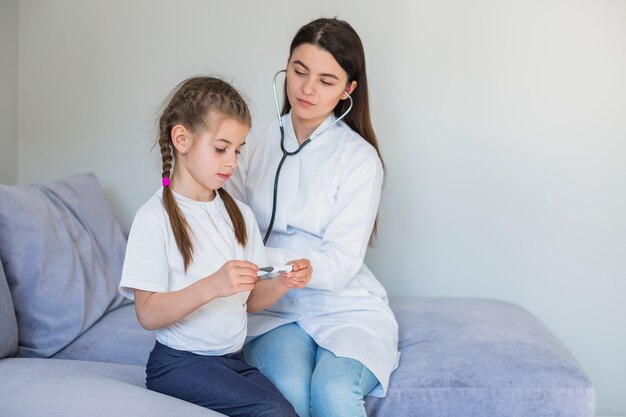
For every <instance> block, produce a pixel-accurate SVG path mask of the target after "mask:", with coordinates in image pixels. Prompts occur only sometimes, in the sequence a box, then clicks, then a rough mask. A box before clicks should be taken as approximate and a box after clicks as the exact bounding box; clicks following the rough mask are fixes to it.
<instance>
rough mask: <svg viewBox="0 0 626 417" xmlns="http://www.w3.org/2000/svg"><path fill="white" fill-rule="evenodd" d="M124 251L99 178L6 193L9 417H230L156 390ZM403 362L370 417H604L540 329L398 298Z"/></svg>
mask: <svg viewBox="0 0 626 417" xmlns="http://www.w3.org/2000/svg"><path fill="white" fill-rule="evenodd" d="M124 246H125V239H124V236H123V234H122V232H121V230H120V227H119V225H118V224H117V222H116V221H115V219H114V217H113V215H112V213H111V210H110V208H109V206H108V204H107V202H106V199H105V197H104V193H103V192H102V190H101V188H100V186H99V184H98V181H97V179H96V178H95V176H93V175H91V174H86V175H77V176H74V177H70V178H67V179H64V180H61V181H56V182H53V183H50V184H46V185H29V186H3V185H0V260H1V265H0V416H3V417H4V416H7V417H9V416H11V417H12V416H15V417H20V416H24V417H37V416H50V417H55V416H63V417H72V416H94V417H97V416H118V415H123V416H149V417H156V416H191V417H193V416H219V415H221V414H219V413H216V412H214V411H211V410H207V409H204V408H201V407H197V406H195V405H193V404H189V403H186V402H184V401H181V400H178V399H175V398H171V397H168V396H165V395H161V394H158V393H155V392H151V391H148V390H147V389H146V388H145V386H144V378H145V373H144V365H145V362H146V360H147V356H148V353H149V351H150V349H151V348H152V346H153V343H154V335H153V334H152V333H151V332H148V331H146V330H144V329H142V328H141V327H140V326H139V325H138V323H137V320H136V318H135V313H134V306H133V305H132V304H129V303H128V302H126V301H124V300H123V299H122V298H121V297H120V296H119V295H118V293H117V291H116V287H117V281H118V279H119V275H120V269H121V263H122V260H123V255H124ZM391 306H392V309H393V310H394V312H395V314H396V316H397V318H398V322H399V325H400V351H401V359H400V365H399V367H398V369H397V370H396V371H395V372H394V373H393V375H392V378H391V383H390V388H389V393H388V395H387V397H386V398H384V399H379V398H374V397H367V399H366V407H367V409H368V414H369V416H370V417H374V416H376V417H383V416H385V417H387V416H424V417H443V416H454V417H465V416H467V417H470V416H471V417H474V416H476V417H481V416H494V417H495V416H498V417H508V416H510V417H553V416H563V417H565V416H567V417H592V416H594V411H595V410H594V409H595V394H594V390H593V387H592V385H591V383H590V381H589V379H588V378H587V376H586V375H585V373H584V372H583V370H582V369H581V367H580V366H579V364H578V363H577V362H576V360H575V359H574V358H573V357H572V355H571V354H570V353H569V352H568V351H567V349H566V348H565V347H564V346H563V345H562V344H561V343H560V342H559V341H558V340H557V339H556V338H555V337H554V335H552V334H551V333H550V332H549V331H548V330H547V329H546V328H545V327H544V326H543V325H542V324H541V323H540V322H539V321H538V320H537V319H536V318H534V317H533V316H532V315H531V314H530V313H529V312H527V311H525V310H524V309H522V308H520V307H518V306H515V305H513V304H510V303H504V302H499V301H493V300H482V299H436V298H392V299H391Z"/></svg>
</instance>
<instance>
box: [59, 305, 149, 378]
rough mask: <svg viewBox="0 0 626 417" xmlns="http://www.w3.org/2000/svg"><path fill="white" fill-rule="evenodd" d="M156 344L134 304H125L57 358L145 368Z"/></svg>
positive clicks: (101, 320)
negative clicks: (136, 311) (138, 319)
mask: <svg viewBox="0 0 626 417" xmlns="http://www.w3.org/2000/svg"><path fill="white" fill-rule="evenodd" d="M154 342H155V332H153V331H148V330H145V329H144V328H143V327H141V326H140V325H139V322H138V321H137V316H136V315H135V305H134V304H126V305H123V306H121V307H119V308H117V309H115V310H113V311H111V312H109V313H108V314H106V315H105V316H104V317H102V318H101V319H100V320H98V322H97V323H96V324H95V325H93V326H92V327H91V328H90V329H89V330H87V331H86V332H85V333H84V334H83V335H81V336H80V337H79V338H78V339H76V340H75V341H73V342H72V343H70V344H69V345H68V346H67V347H65V349H63V350H61V351H60V352H59V353H57V354H56V355H54V358H59V359H79V360H88V361H97V362H115V363H125V364H130V365H141V366H145V365H146V362H147V361H148V354H149V353H150V351H151V350H152V348H153V347H154Z"/></svg>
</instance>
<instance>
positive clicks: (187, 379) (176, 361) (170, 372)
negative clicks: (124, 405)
mask: <svg viewBox="0 0 626 417" xmlns="http://www.w3.org/2000/svg"><path fill="white" fill-rule="evenodd" d="M146 375H147V378H146V386H147V387H148V389H150V390H152V391H157V392H160V393H162V394H167V395H171V396H172V397H176V398H180V399H181V400H185V401H189V402H192V403H194V404H197V405H200V406H202V407H206V408H210V409H212V410H215V411H219V412H221V413H224V414H227V415H229V416H231V417H234V416H240V417H254V416H264V417H279V416H280V417H296V413H295V411H294V409H293V407H292V406H291V404H289V402H288V401H287V400H286V399H285V398H284V397H283V396H282V395H281V394H280V392H278V390H277V389H276V387H274V385H272V383H271V382H270V381H269V380H268V379H267V378H266V377H264V376H263V375H262V374H261V373H260V372H259V371H258V369H255V368H253V367H251V366H250V365H248V364H247V363H246V362H245V361H244V360H243V356H242V354H241V352H237V353H231V354H228V355H223V356H203V355H196V354H195V353H191V352H186V351H182V350H176V349H172V348H170V347H168V346H165V345H163V344H161V343H159V342H156V345H155V346H154V349H152V352H150V357H149V358H148V364H147V366H146Z"/></svg>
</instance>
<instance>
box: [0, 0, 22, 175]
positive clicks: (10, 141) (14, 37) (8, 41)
mask: <svg viewBox="0 0 626 417" xmlns="http://www.w3.org/2000/svg"><path fill="white" fill-rule="evenodd" d="M17 54H18V0H0V184H15V183H17V147H18V131H17V100H18V98H17V78H18V64H17V62H18V55H17Z"/></svg>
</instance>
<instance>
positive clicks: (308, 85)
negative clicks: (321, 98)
mask: <svg viewBox="0 0 626 417" xmlns="http://www.w3.org/2000/svg"><path fill="white" fill-rule="evenodd" d="M302 92H303V93H304V94H306V95H307V96H312V95H313V94H314V93H315V89H314V88H313V80H312V79H311V78H310V77H308V78H307V79H306V81H305V82H304V84H303V85H302Z"/></svg>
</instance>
